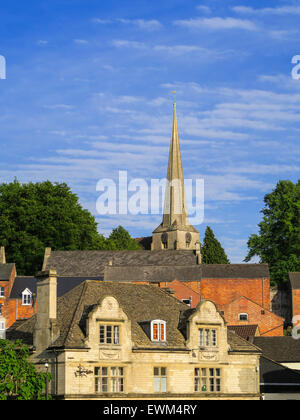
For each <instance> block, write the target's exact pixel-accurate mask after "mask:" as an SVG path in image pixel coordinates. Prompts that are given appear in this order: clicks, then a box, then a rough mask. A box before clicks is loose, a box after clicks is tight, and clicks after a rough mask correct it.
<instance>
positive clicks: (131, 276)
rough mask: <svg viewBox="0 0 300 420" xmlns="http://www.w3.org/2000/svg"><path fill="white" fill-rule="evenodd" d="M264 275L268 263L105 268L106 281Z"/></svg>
mask: <svg viewBox="0 0 300 420" xmlns="http://www.w3.org/2000/svg"><path fill="white" fill-rule="evenodd" d="M152 252H153V251H152ZM163 252H164V251H163ZM171 252H174V251H171ZM175 252H177V251H175ZM262 277H269V269H268V265H267V264H201V265H190V266H186V265H184V266H180V265H171V266H164V265H157V266H149V265H147V266H136V265H133V266H117V265H112V266H107V267H105V268H104V280H105V281H128V282H130V281H147V282H148V281H149V282H161V281H166V282H172V281H173V280H174V279H177V280H179V281H185V282H189V281H200V280H201V279H202V278H206V279H207V278H213V279H218V278H221V279H226V278H228V279H240V278H246V279H254V278H262Z"/></svg>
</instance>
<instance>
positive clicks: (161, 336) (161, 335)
mask: <svg viewBox="0 0 300 420" xmlns="http://www.w3.org/2000/svg"><path fill="white" fill-rule="evenodd" d="M160 340H161V341H164V340H165V325H164V324H160Z"/></svg>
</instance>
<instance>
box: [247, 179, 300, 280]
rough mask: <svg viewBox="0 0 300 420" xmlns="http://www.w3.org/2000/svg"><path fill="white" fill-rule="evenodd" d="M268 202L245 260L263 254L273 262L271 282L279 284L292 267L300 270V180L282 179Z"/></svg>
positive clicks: (264, 259) (264, 257) (267, 199)
mask: <svg viewBox="0 0 300 420" xmlns="http://www.w3.org/2000/svg"><path fill="white" fill-rule="evenodd" d="M264 202H265V207H264V208H263V209H262V211H261V212H262V214H263V215H264V217H263V220H262V222H261V223H259V225H258V226H259V234H253V235H251V236H250V238H249V241H248V248H249V253H248V255H247V257H246V258H245V261H246V262H248V261H250V260H251V258H252V257H254V256H259V257H260V261H261V262H262V263H268V264H269V267H270V273H271V282H272V283H273V284H279V283H281V282H285V281H287V279H288V272H289V271H300V180H299V181H298V182H297V183H296V184H294V183H293V182H291V181H279V182H278V184H277V186H276V188H275V189H274V190H273V191H272V192H271V193H270V194H267V195H266V196H265V198H264Z"/></svg>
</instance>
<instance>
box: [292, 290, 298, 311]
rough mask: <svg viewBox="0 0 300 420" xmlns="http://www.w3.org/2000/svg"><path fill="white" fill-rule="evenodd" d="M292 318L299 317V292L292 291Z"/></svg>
mask: <svg viewBox="0 0 300 420" xmlns="http://www.w3.org/2000/svg"><path fill="white" fill-rule="evenodd" d="M292 296H293V316H297V315H298V316H299V315H300V290H297V289H296V290H293V292H292Z"/></svg>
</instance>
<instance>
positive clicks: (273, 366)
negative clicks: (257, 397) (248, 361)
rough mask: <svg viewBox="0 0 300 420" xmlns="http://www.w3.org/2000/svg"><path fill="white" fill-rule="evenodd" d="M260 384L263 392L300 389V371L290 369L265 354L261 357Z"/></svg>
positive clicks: (296, 390) (297, 390)
mask: <svg viewBox="0 0 300 420" xmlns="http://www.w3.org/2000/svg"><path fill="white" fill-rule="evenodd" d="M260 385H261V387H262V388H261V389H262V392H269V393H272V392H283V389H289V387H290V386H291V385H293V386H292V387H291V388H290V391H291V392H299V390H300V371H297V370H292V369H289V368H287V367H285V366H283V365H281V364H280V363H277V362H275V361H274V360H272V359H269V358H268V357H265V356H264V355H263V356H262V357H260Z"/></svg>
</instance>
